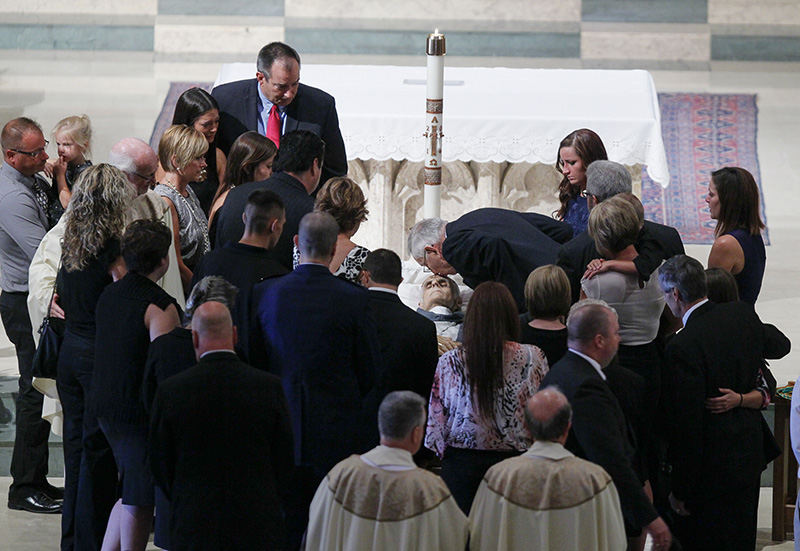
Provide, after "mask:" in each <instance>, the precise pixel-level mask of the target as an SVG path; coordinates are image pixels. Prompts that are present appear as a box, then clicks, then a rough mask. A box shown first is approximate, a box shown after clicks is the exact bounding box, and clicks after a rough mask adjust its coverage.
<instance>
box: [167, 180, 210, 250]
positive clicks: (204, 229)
mask: <svg viewBox="0 0 800 551" xmlns="http://www.w3.org/2000/svg"><path fill="white" fill-rule="evenodd" d="M162 183H163V184H164V185H165V186H167V187H168V188H170V189H171V190H173V191H174V192H175V194H176V195H177V196H178V197H180V198H181V199H182V200H183V203H184V204H185V205H186V208H187V210H188V211H189V216H191V218H192V221H193V222H194V223H195V225H196V226H197V227H198V228H200V233H201V235H202V236H203V251H204V253H206V252H208V251H210V250H211V241H210V240H209V238H208V222H207V221H206V220H205V219H204V218H205V217H203V218H202V219H201V218H200V217H198V216H197V213H196V212H195V209H196V208H197V207H196V205H194V204H193V203H192V202H190V201H189V199H187V198H186V197H184V195H183V194H182V193H181V192H180V190H178V188H177V187H175V186H174V185H173V184H172V182H170V181H169V180H167V179H166V178H164V182H162ZM186 195H191V192H190V191H189V188H188V187H187V188H186Z"/></svg>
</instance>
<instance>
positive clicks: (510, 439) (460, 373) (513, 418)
mask: <svg viewBox="0 0 800 551" xmlns="http://www.w3.org/2000/svg"><path fill="white" fill-rule="evenodd" d="M504 358H505V362H504V365H503V381H504V385H503V388H502V389H501V390H500V392H499V396H497V398H496V400H495V407H494V419H492V421H491V423H487V421H485V420H484V419H483V418H482V417H481V416H479V415H478V413H477V404H475V402H474V401H473V398H472V392H471V391H470V388H469V384H468V383H467V373H466V363H465V355H464V348H463V347H461V348H457V349H455V350H451V351H450V352H447V353H446V354H444V355H443V356H442V357H441V358H439V364H438V365H437V366H436V373H435V374H434V376H433V388H432V389H431V399H430V404H429V406H428V428H427V431H426V433H425V447H426V448H429V449H431V450H433V451H434V452H436V455H438V456H439V457H442V456H443V455H444V450H445V448H447V447H448V446H450V447H452V448H467V449H475V450H518V451H524V450H526V449H528V447H529V446H530V445H531V436H530V433H529V432H528V429H527V428H526V427H525V419H524V417H525V413H524V412H525V402H527V401H528V398H530V397H531V396H532V395H533V394H534V393H535V392H536V391H537V390H538V389H539V385H540V384H541V382H542V379H544V376H545V375H546V374H547V372H548V371H549V368H548V366H547V359H546V358H545V355H544V352H542V351H541V350H540V349H539V348H537V347H535V346H531V345H527V344H519V343H517V342H507V343H506V346H505V355H504Z"/></svg>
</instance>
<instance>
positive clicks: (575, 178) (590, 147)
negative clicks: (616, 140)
mask: <svg viewBox="0 0 800 551" xmlns="http://www.w3.org/2000/svg"><path fill="white" fill-rule="evenodd" d="M597 160H608V155H607V154H606V148H605V146H604V145H603V140H601V139H600V136H598V135H597V134H596V133H595V132H594V131H592V130H589V129H588V128H581V129H578V130H575V131H574V132H570V133H569V134H567V136H566V137H565V138H564V139H563V140H561V143H560V144H558V157H557V159H556V170H558V171H559V172H560V173H561V174H563V175H564V178H562V179H561V182H560V183H559V184H558V201H559V202H560V203H561V206H560V207H559V209H558V210H557V211H556V212H555V217H556V218H558V219H559V220H563V221H564V222H567V223H568V224H569V225H570V226H572V232H573V234H574V235H578V234H579V233H581V232H583V231H585V230H586V224H587V223H588V221H589V207H588V205H587V204H586V197H584V196H583V195H582V194H583V192H584V190H585V189H586V169H587V168H588V166H589V165H590V164H591V163H593V162H594V161H597Z"/></svg>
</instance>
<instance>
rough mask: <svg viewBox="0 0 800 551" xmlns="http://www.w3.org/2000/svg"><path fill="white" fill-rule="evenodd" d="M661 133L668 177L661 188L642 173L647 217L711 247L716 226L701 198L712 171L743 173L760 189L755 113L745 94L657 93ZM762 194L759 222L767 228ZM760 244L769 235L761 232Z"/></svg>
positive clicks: (752, 101) (751, 97) (750, 98)
mask: <svg viewBox="0 0 800 551" xmlns="http://www.w3.org/2000/svg"><path fill="white" fill-rule="evenodd" d="M658 103H659V105H660V107H661V135H662V136H663V138H664V147H665V148H666V151H667V161H668V163H669V172H670V176H671V180H670V185H669V186H668V187H667V188H666V189H663V188H662V187H661V186H660V185H658V184H656V183H654V182H653V181H652V180H651V179H650V178H649V177H648V176H647V174H646V173H645V172H644V171H642V202H643V203H644V207H645V216H646V217H647V218H649V219H650V220H655V221H657V222H659V221H660V222H662V223H664V224H667V225H669V226H673V227H675V228H677V229H678V231H679V232H680V233H681V237H682V238H683V242H684V243H687V244H710V243H712V242H713V241H714V226H715V225H716V221H714V220H711V218H710V217H709V214H708V207H707V206H706V203H705V196H706V192H707V189H708V180H709V177H710V174H711V172H713V171H714V170H716V169H718V168H721V167H723V166H740V167H742V168H745V169H747V170H748V171H750V173H751V174H752V175H753V177H754V178H755V180H756V182H757V183H758V186H759V190H762V188H761V174H760V171H759V168H758V154H757V152H756V132H757V128H758V109H757V107H756V96H754V95H749V94H658ZM763 199H764V195H763V190H762V192H761V218H762V220H764V223H765V224H766V221H767V219H766V215H765V212H764V201H763ZM764 242H765V243H767V244H769V235H768V234H767V231H766V230H765V231H764Z"/></svg>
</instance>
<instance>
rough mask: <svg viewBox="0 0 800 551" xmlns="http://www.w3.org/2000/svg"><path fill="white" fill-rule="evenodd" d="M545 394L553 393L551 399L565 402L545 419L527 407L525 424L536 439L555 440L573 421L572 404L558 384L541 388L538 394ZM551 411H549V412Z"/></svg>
mask: <svg viewBox="0 0 800 551" xmlns="http://www.w3.org/2000/svg"><path fill="white" fill-rule="evenodd" d="M537 394H538V395H540V396H544V395H545V394H552V395H553V397H552V398H550V399H551V400H557V401H560V400H563V404H561V406H560V407H559V408H558V409H557V410H556V411H555V412H553V413H552V414H551V415H550V416H548V417H545V418H544V419H540V418H537V417H536V416H535V415H534V413H533V412H532V411H531V409H530V407H528V406H527V405H526V407H525V425H526V426H527V427H528V430H529V431H530V433H531V436H532V437H533V439H534V440H543V441H547V442H553V441H555V440H558V439H559V438H560V437H561V435H563V434H564V432H566V430H567V427H568V426H569V424H570V422H571V421H572V406H570V405H569V401H567V397H566V396H564V394H563V393H562V392H561V391H560V390H559V389H558V387H557V386H555V385H551V386H548V387H546V388H543V389H541V390H539V391H538V392H537V393H536V394H534V396H536V395H537ZM548 413H549V412H548Z"/></svg>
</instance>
